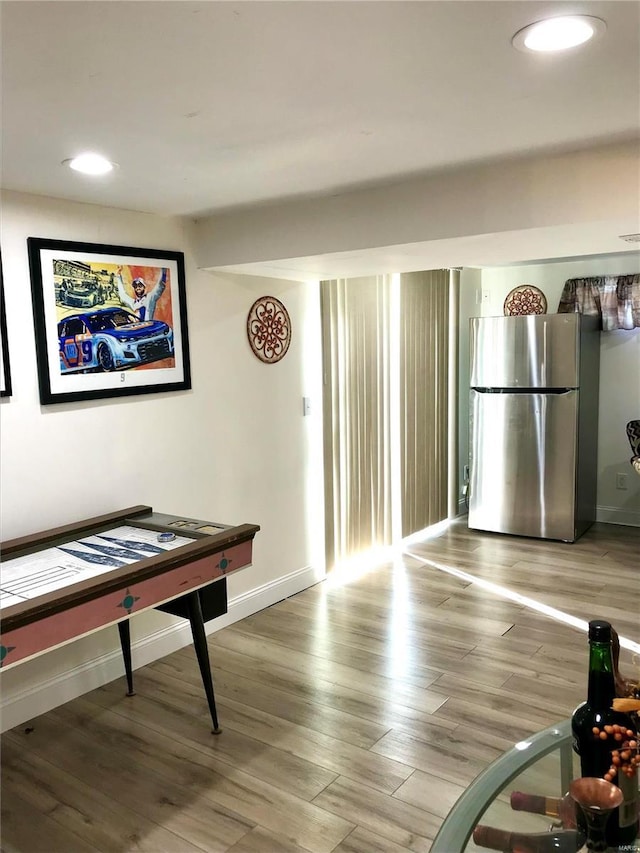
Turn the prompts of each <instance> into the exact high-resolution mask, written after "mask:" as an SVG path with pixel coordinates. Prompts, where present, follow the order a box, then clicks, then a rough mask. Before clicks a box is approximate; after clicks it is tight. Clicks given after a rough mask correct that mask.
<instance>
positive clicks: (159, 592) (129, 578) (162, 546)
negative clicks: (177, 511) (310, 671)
mask: <svg viewBox="0 0 640 853" xmlns="http://www.w3.org/2000/svg"><path fill="white" fill-rule="evenodd" d="M259 529H260V528H259V527H258V526H257V525H255V524H242V525H240V526H237V527H232V526H229V525H223V524H218V523H214V522H208V521H199V520H197V519H191V518H184V517H182V516H174V515H165V514H162V513H155V512H153V511H152V509H151V507H148V506H135V507H129V508H128V509H124V510H121V511H118V512H115V513H109V514H108V515H102V516H98V517H96V518H90V519H86V520H85V521H81V522H78V523H77V524H70V525H66V526H65V527H58V528H54V529H52V530H47V531H43V532H42V533H37V534H35V535H33V536H25V537H22V538H20V539H13V540H10V541H8V542H4V543H2V544H1V545H0V560H1V561H2V563H3V566H2V575H1V578H0V593H1V595H2V599H1V600H0V603H1V604H2V606H1V608H0V616H1V628H0V666H1V667H2V668H3V669H7V668H8V667H11V666H15V665H16V664H19V663H21V662H23V661H25V660H29V659H30V658H32V657H35V656H36V655H40V654H43V653H44V652H47V651H49V650H51V649H53V648H56V647H58V646H61V645H64V644H66V643H68V642H70V641H72V640H75V639H77V638H79V637H83V636H86V635H87V634H91V633H93V632H94V631H97V630H100V629H102V628H105V627H107V626H108V625H114V624H117V625H118V630H119V633H120V642H121V646H122V652H123V657H124V663H125V671H126V676H127V685H128V694H129V695H133V673H132V666H131V640H130V631H129V617H130V616H132V615H135V614H136V613H140V612H142V611H144V610H149V609H152V608H155V609H158V610H162V611H164V612H166V613H171V614H172V615H175V616H181V617H183V618H187V619H189V622H190V624H191V631H192V635H193V641H194V647H195V650H196V655H197V659H198V664H199V667H200V672H201V675H202V681H203V686H204V689H205V693H206V696H207V700H208V703H209V710H210V712H211V719H212V722H213V731H214V733H218V732H219V731H220V728H219V726H218V718H217V713H216V706H215V697H214V691H213V680H212V678H211V668H210V664H209V653H208V649H207V640H206V633H205V629H204V623H205V622H207V621H209V620H210V619H213V618H215V617H216V616H220V615H222V614H223V613H226V611H227V588H226V576H227V575H228V574H230V573H231V572H234V571H237V570H238V569H242V568H245V567H246V566H248V565H250V564H251V559H252V548H253V538H254V536H255V534H256V533H257V532H258V530H259ZM122 531H125V533H123V532H122ZM114 534H115V535H114ZM122 536H126V539H122ZM174 536H175V537H176V538H175V539H174V538H173V537H174ZM162 539H168V540H170V541H167V542H163V541H161V540H162ZM171 540H173V541H171Z"/></svg>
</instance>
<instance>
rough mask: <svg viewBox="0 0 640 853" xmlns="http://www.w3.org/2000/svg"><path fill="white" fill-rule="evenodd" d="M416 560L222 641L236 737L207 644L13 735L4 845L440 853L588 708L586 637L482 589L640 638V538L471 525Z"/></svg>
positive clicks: (327, 592) (278, 609) (178, 852)
mask: <svg viewBox="0 0 640 853" xmlns="http://www.w3.org/2000/svg"><path fill="white" fill-rule="evenodd" d="M409 550H410V552H411V554H412V555H414V556H407V555H405V557H404V558H403V559H402V560H399V561H398V562H397V563H396V564H395V565H387V566H384V567H382V568H379V569H376V570H372V571H370V572H369V573H368V574H365V575H362V576H361V577H359V578H357V579H354V580H351V581H350V582H348V583H344V584H343V585H340V584H337V583H335V584H334V583H329V582H324V583H321V584H318V585H317V586H315V587H313V588H311V589H308V590H306V591H304V592H302V593H300V594H298V595H296V596H293V597H292V598H290V599H287V600H286V601H282V602H280V603H279V604H276V605H275V606H273V607H270V608H268V609H267V610H264V611H262V612H260V613H257V614H255V615H254V616H251V617H250V618H248V619H244V620H243V621H241V622H238V623H236V624H235V625H232V626H230V627H228V628H225V629H223V630H221V631H219V632H217V633H216V634H214V635H212V636H211V637H210V639H209V645H210V652H211V657H212V665H213V672H214V678H215V684H216V697H217V704H218V712H219V715H220V721H221V725H222V728H223V733H222V734H221V735H219V736H217V737H216V736H213V735H211V734H210V727H209V720H208V713H207V706H206V702H205V699H204V696H203V693H202V686H201V682H200V676H199V673H198V670H197V664H196V661H195V655H194V654H193V649H192V648H186V649H183V650H181V651H179V652H176V653H175V654H173V655H171V656H169V657H167V658H165V659H164V660H161V661H157V662H156V663H154V664H152V665H149V666H147V667H144V668H143V669H140V670H138V671H137V672H136V674H135V684H136V691H137V695H136V696H135V697H133V698H127V697H126V696H125V695H124V692H125V688H124V679H121V680H118V681H116V682H114V683H112V684H109V685H107V686H105V687H103V688H100V689H98V690H95V691H93V692H92V693H89V694H87V695H86V696H83V697H81V698H79V699H76V700H74V701H72V702H70V703H68V704H67V705H64V706H63V707H60V708H58V709H56V710H54V711H51V712H49V713H47V714H44V715H43V716H41V717H39V718H37V719H35V720H33V721H31V722H30V723H29V724H28V725H22V726H19V727H17V728H15V729H14V730H12V731H10V732H8V733H6V734H5V735H4V736H3V738H2V773H3V776H2V849H3V850H4V851H5V853H12V851H18V853H86V851H101V853H106V851H114V853H116V851H117V853H120V852H121V851H122V853H124V851H148V853H190V851H209V853H214V851H215V852H216V853H217V851H220V853H222V851H231V853H303V852H304V851H307V852H308V853H331V851H334V853H401V852H402V851H407V850H411V851H415V853H425V851H428V850H429V849H430V846H431V841H432V839H433V838H434V836H435V834H436V832H437V830H438V828H439V826H440V825H441V823H442V820H443V819H444V817H445V816H446V814H447V812H448V811H449V809H450V807H451V806H452V805H453V803H454V802H455V801H456V799H457V798H458V796H459V795H460V794H461V793H462V791H463V790H464V788H465V787H466V786H467V785H468V784H469V783H470V782H471V781H472V779H473V778H474V777H475V776H476V775H477V774H478V773H479V772H480V771H481V770H482V769H483V768H485V767H486V766H487V765H488V764H489V763H490V762H491V761H493V760H494V759H495V758H497V757H498V756H499V755H500V754H501V753H502V752H503V751H504V750H505V749H507V748H509V747H510V746H511V745H512V744H513V743H514V742H515V741H517V740H520V739H522V738H524V737H526V736H527V735H529V734H531V733H533V732H535V731H537V730H539V729H541V728H543V727H546V726H548V725H551V724H553V723H555V722H557V721H558V720H560V719H562V718H565V717H567V716H569V715H570V713H571V711H572V710H573V708H574V707H575V706H576V705H577V704H578V703H579V702H580V701H582V700H583V698H584V697H585V689H586V664H587V641H586V637H585V634H584V633H583V632H582V631H581V630H580V629H578V628H575V627H572V626H570V625H567V624H564V623H562V622H560V621H557V620H556V619H555V618H552V617H550V616H546V615H543V614H541V613H540V612H538V611H536V610H535V609H532V607H530V606H529V605H528V603H527V602H526V601H523V600H522V599H519V600H517V601H513V600H510V599H508V598H505V597H503V595H502V594H500V592H499V591H497V590H496V589H494V588H489V589H487V588H484V587H482V586H481V585H480V584H479V583H478V582H475V581H473V580H472V579H473V578H477V579H478V580H486V581H490V582H491V583H493V584H497V585H501V586H503V587H505V588H507V589H508V590H510V591H512V592H516V593H518V594H520V595H521V596H525V597H528V598H530V599H532V600H533V601H535V602H538V603H541V604H544V605H547V606H549V607H551V608H555V609H557V610H558V611H561V612H563V613H565V614H569V615H573V616H576V617H579V618H580V619H584V620H589V619H591V618H595V617H602V618H606V619H610V620H611V621H612V622H613V624H614V625H615V627H616V628H617V629H618V631H619V633H620V634H621V635H622V636H626V637H628V638H630V639H632V640H634V641H636V642H639V641H640V624H639V621H640V620H639V614H640V583H639V576H640V529H639V528H630V527H619V526H614V525H603V524H598V525H595V526H594V527H593V528H592V529H591V530H590V531H589V532H588V533H587V534H586V535H585V536H583V537H582V538H581V539H580V540H579V541H578V542H576V543H575V544H573V545H568V544H561V543H552V542H541V541H536V540H529V539H519V538H515V537H506V536H505V537H501V536H496V535H489V534H479V533H472V532H470V531H468V530H467V528H466V523H465V520H464V519H461V520H459V521H457V522H456V523H455V524H454V525H452V526H451V527H450V528H449V529H448V530H447V531H446V532H445V533H443V534H441V535H440V536H438V537H436V538H432V539H429V540H426V541H424V542H422V543H420V544H417V545H413V546H411V548H410V549H409ZM438 566H449V567H454V568H457V569H459V570H461V571H462V572H463V573H465V574H464V576H462V577H458V576H455V575H452V574H450V573H448V572H446V571H443V570H442V568H439V567H438ZM469 576H471V577H469ZM621 669H622V671H623V672H625V671H626V672H627V674H631V655H630V654H629V653H628V652H625V651H623V653H622V659H621ZM451 853H459V851H451Z"/></svg>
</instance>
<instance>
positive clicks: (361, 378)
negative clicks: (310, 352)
mask: <svg viewBox="0 0 640 853" xmlns="http://www.w3.org/2000/svg"><path fill="white" fill-rule="evenodd" d="M448 282H449V273H448V271H445V270H434V271H430V272H422V273H410V274H407V275H402V276H375V277H367V278H356V279H335V280H332V281H324V282H321V289H320V292H321V302H322V322H323V350H324V351H323V359H324V381H325V394H324V424H325V438H324V450H325V520H326V534H327V564H328V565H329V566H333V565H335V563H336V562H339V561H340V560H342V559H345V558H347V557H350V556H353V555H355V554H357V553H358V552H362V551H364V550H367V549H369V548H372V547H376V546H384V545H390V544H392V542H393V541H394V539H397V538H399V537H400V536H407V535H409V534H410V533H413V532H415V531H416V530H421V529H423V528H424V527H427V526H429V525H430V524H434V523H436V522H437V521H441V520H442V519H444V518H446V517H447V485H448V484H447V477H448V466H447V451H448V433H447V422H448V418H447V406H448V346H449V329H448V311H449V309H448V299H449V288H448Z"/></svg>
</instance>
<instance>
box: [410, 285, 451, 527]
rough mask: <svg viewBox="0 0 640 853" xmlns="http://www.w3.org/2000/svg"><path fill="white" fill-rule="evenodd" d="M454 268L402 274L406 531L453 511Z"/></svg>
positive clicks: (441, 517) (427, 524)
mask: <svg viewBox="0 0 640 853" xmlns="http://www.w3.org/2000/svg"><path fill="white" fill-rule="evenodd" d="M448 350H449V271H448V270H430V271H428V272H415V273H408V274H404V275H402V276H401V278H400V465H401V487H402V535H403V537H404V536H409V535H410V534H411V533H415V532H416V531H417V530H422V529H424V528H425V527H429V526H430V525H431V524H436V523H437V522H438V521H442V520H443V519H445V518H447V515H448V502H447V496H448V464H447V460H448V447H449V435H448V421H449V417H448V398H449V395H448V384H449V352H448Z"/></svg>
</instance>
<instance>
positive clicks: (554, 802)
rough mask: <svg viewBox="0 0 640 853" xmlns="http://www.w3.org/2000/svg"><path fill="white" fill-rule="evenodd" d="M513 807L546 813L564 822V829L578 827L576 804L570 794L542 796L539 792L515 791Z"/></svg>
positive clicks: (534, 812)
mask: <svg viewBox="0 0 640 853" xmlns="http://www.w3.org/2000/svg"><path fill="white" fill-rule="evenodd" d="M511 808H512V809H513V810H514V811H516V812H530V813H531V814H544V815H547V816H548V817H552V818H555V819H556V820H559V821H560V822H561V823H562V827H563V829H576V827H577V823H576V804H575V803H574V801H573V800H572V799H571V796H570V795H569V794H565V795H564V797H541V796H539V795H538V794H525V793H523V792H522V791H513V792H512V794H511Z"/></svg>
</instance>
